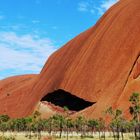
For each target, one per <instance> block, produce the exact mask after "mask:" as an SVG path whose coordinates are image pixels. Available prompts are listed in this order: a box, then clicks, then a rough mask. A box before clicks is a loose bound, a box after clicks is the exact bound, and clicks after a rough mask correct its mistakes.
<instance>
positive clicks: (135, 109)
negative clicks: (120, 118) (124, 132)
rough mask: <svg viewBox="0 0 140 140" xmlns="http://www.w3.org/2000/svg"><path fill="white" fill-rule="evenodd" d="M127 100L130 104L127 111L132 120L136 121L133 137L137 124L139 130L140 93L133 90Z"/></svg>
mask: <svg viewBox="0 0 140 140" xmlns="http://www.w3.org/2000/svg"><path fill="white" fill-rule="evenodd" d="M129 101H130V102H131V106H130V107H129V112H130V114H131V115H132V116H133V120H134V121H135V122H136V126H135V128H134V131H135V138H137V137H138V136H137V126H138V127H139V131H140V124H139V123H140V119H139V114H140V95H139V93H136V92H134V93H133V94H132V95H131V96H130V99H129ZM139 135H140V132H139Z"/></svg>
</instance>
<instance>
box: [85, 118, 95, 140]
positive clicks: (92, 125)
mask: <svg viewBox="0 0 140 140" xmlns="http://www.w3.org/2000/svg"><path fill="white" fill-rule="evenodd" d="M87 125H88V127H89V128H90V129H91V132H92V137H94V135H93V134H94V131H95V129H96V128H97V126H98V121H97V120H94V119H90V120H88V123H87Z"/></svg>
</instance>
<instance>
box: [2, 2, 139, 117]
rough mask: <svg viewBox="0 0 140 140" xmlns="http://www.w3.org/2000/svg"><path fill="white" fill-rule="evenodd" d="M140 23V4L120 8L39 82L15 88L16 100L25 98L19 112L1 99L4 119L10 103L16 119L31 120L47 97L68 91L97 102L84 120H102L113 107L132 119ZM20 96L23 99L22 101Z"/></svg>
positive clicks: (55, 59) (66, 49) (57, 57)
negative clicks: (131, 102)
mask: <svg viewBox="0 0 140 140" xmlns="http://www.w3.org/2000/svg"><path fill="white" fill-rule="evenodd" d="M139 23H140V0H124V1H123V0H122V1H120V2H118V3H117V4H116V5H114V6H113V7H111V8H110V9H109V10H108V11H107V12H106V13H105V14H104V15H103V17H102V18H101V19H100V20H99V21H98V22H97V24H96V25H95V26H94V27H92V28H90V29H88V30H87V31H85V32H83V33H81V34H80V35H78V36H77V37H76V38H74V39H72V40H71V41H70V42H68V43H67V44H66V45H64V46H63V47H62V48H60V49H59V50H58V51H56V52H55V53H54V54H52V55H51V57H50V58H49V59H48V61H47V62H46V64H45V66H44V67H43V69H42V71H41V73H40V74H39V75H38V76H35V77H36V78H34V76H33V78H31V80H29V81H28V82H27V83H26V84H25V85H24V84H23V87H21V88H18V89H17V88H15V90H14V94H13V93H12V95H13V96H14V95H16V97H18V98H20V100H19V99H17V98H16V100H18V101H19V104H20V105H19V106H15V102H14V100H13V101H12V99H11V101H9V100H8V99H7V98H8V97H7V98H6V97H5V98H4V97H3V98H2V97H1V96H4V95H5V94H4V95H3V94H2V93H0V94H1V96H0V107H2V108H0V113H3V111H2V109H3V108H4V105H3V104H4V102H7V101H9V102H10V103H9V104H8V105H9V106H11V105H12V106H14V107H15V108H14V107H13V108H11V111H10V113H9V114H10V115H11V114H12V115H13V116H18V117H21V116H23V115H24V116H26V115H29V114H30V113H31V112H32V111H33V110H34V109H35V107H36V106H37V104H38V103H39V101H40V100H41V99H42V98H43V97H44V96H45V95H47V94H48V93H51V92H54V91H56V90H59V89H63V90H64V91H67V92H69V93H71V94H72V95H75V96H77V97H79V98H82V99H84V100H86V101H90V102H94V103H95V102H96V103H95V104H93V105H92V106H90V107H88V108H86V109H84V110H82V111H80V112H78V114H84V115H86V116H88V117H95V118H98V117H100V116H102V112H103V111H104V110H105V109H106V108H107V107H109V106H113V107H119V108H121V109H123V110H124V111H126V114H127V112H128V105H129V101H128V99H129V96H130V95H131V94H132V92H134V91H137V92H140V86H139V85H140V79H139V78H140V77H139V75H140V61H139V55H140V37H139V35H140V26H139ZM0 83H3V81H0ZM19 90H20V91H21V92H22V96H21V95H20V96H17V95H18V93H19ZM25 100H26V103H23V102H24V101H25ZM1 101H2V102H3V103H2V104H1ZM16 102H17V101H16ZM1 105H2V106H1ZM21 108H22V110H21ZM15 110H18V111H19V112H18V113H17V112H15ZM7 112H8V111H7Z"/></svg>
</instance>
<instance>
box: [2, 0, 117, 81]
mask: <svg viewBox="0 0 140 140" xmlns="http://www.w3.org/2000/svg"><path fill="white" fill-rule="evenodd" d="M116 2H117V0H0V79H3V78H6V77H9V76H13V75H20V74H28V73H29V74H30V73H39V72H40V70H41V68H42V66H43V65H44V63H45V62H46V60H47V58H48V57H49V56H50V55H51V54H52V53H53V52H54V51H55V50H56V49H58V48H59V47H61V46H62V45H63V44H65V43H66V42H67V41H69V40H70V39H72V38H73V37H75V36H76V35H78V34H79V33H80V32H82V31H84V30H86V29H88V28H89V27H91V26H93V25H94V24H95V23H96V22H97V20H98V19H99V18H100V17H101V16H102V15H103V13H104V12H105V11H106V10H107V9H108V8H109V7H110V6H112V5H113V4H114V3H116Z"/></svg>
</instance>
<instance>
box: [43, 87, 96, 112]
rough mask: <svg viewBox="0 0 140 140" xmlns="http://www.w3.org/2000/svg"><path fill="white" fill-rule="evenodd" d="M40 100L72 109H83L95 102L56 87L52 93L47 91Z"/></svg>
mask: <svg viewBox="0 0 140 140" xmlns="http://www.w3.org/2000/svg"><path fill="white" fill-rule="evenodd" d="M41 101H47V102H51V103H52V104H54V105H56V106H60V107H62V108H63V107H67V108H68V109H69V110H72V111H80V110H83V109H85V108H87V107H89V106H91V105H93V104H94V103H95V102H89V101H86V100H84V99H82V98H79V97H77V96H74V95H72V94H71V93H69V92H66V91H64V90H61V89H58V90H56V91H54V92H52V93H48V94H47V95H46V96H44V97H43V98H42V99H41Z"/></svg>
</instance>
